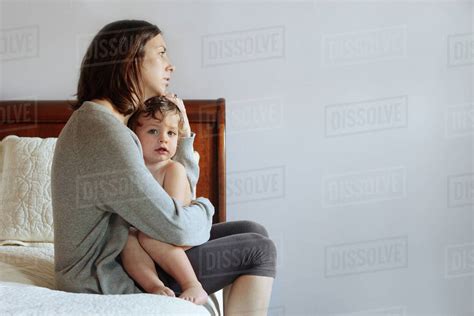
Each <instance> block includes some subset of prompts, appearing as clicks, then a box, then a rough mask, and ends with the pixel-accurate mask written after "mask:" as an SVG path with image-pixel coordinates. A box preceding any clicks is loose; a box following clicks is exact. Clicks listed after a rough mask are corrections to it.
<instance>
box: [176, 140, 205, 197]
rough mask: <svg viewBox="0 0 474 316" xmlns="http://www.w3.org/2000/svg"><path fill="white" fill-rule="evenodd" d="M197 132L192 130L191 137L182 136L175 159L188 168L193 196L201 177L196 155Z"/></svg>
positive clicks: (187, 173)
mask: <svg viewBox="0 0 474 316" xmlns="http://www.w3.org/2000/svg"><path fill="white" fill-rule="evenodd" d="M195 137H196V134H195V133H193V132H191V137H181V138H180V139H179V142H178V148H177V149H176V154H175V155H174V157H173V160H175V161H177V162H179V163H181V164H182V165H183V166H184V168H185V169H186V175H187V176H188V181H189V185H190V186H191V196H195V194H196V192H195V188H196V185H197V182H198V179H199V164H198V163H197V161H196V158H195V157H194V147H193V144H194V138H195Z"/></svg>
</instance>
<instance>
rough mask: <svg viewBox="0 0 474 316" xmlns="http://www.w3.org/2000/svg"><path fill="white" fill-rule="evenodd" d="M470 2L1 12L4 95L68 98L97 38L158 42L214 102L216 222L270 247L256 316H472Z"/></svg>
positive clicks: (74, 4) (183, 87) (124, 4)
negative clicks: (271, 257) (267, 290)
mask: <svg viewBox="0 0 474 316" xmlns="http://www.w3.org/2000/svg"><path fill="white" fill-rule="evenodd" d="M473 13H474V9H473V3H472V2H469V1H398V2H389V1H367V2H363V1H315V2H311V1H298V2H290V1H275V2H270V1H255V2H250V1H243V2H239V1H225V2H218V1H199V2H191V1H176V2H171V1H141V2H138V1H112V0H111V1H73V0H71V1H23V2H21V1H1V27H2V30H1V35H0V36H1V37H0V39H1V40H2V42H0V45H2V46H0V57H1V60H2V61H1V63H0V67H1V68H0V69H1V78H0V82H1V86H0V87H1V93H0V98H1V99H22V98H35V99H67V98H71V97H72V96H73V94H74V93H75V87H76V82H77V78H78V68H79V64H80V60H81V58H82V56H83V54H84V51H85V48H86V46H87V44H88V41H89V40H90V38H91V36H93V35H94V34H95V33H96V32H97V31H98V30H99V29H100V28H101V27H102V26H103V25H105V24H106V23H108V22H111V21H114V20H117V19H125V18H130V19H144V20H148V21H150V22H153V23H156V24H157V25H158V26H159V27H160V28H161V29H162V30H163V31H164V36H165V40H166V41H167V44H168V48H169V55H170V57H171V60H172V62H173V63H174V64H175V65H176V67H177V71H176V73H175V74H174V76H173V78H172V85H171V90H172V91H174V92H176V93H178V94H179V95H180V96H181V97H183V98H217V97H225V98H226V100H227V138H226V148H227V169H228V175H227V186H228V192H227V197H228V206H227V214H228V220H240V219H250V220H255V221H257V222H260V223H262V224H264V225H265V226H266V227H267V229H268V230H269V232H270V234H271V236H272V238H273V239H274V240H275V242H276V244H277V248H278V251H279V260H278V269H279V270H278V277H277V279H276V281H275V286H274V292H273V296H272V302H271V310H270V314H271V315H309V314H312V315H340V314H342V315H347V314H350V315H468V314H470V313H473V309H474V307H473V303H472V301H473V295H474V294H473V282H474V281H473V280H474V276H473V275H474V238H473V229H474V225H473V224H474V222H473V203H474V174H473V166H472V159H473V148H472V141H473V133H474V107H473V106H474V105H473V95H472V91H473V63H474V35H473V34H474V33H473Z"/></svg>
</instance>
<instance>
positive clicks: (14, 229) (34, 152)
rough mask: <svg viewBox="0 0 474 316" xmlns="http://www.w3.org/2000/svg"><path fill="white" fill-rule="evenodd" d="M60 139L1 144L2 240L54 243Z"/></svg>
mask: <svg viewBox="0 0 474 316" xmlns="http://www.w3.org/2000/svg"><path fill="white" fill-rule="evenodd" d="M55 145H56V138H36V137H18V136H8V137H6V138H4V139H3V141H2V142H1V143H0V168H1V170H0V218H1V220H0V240H13V241H17V240H20V241H41V242H53V211H52V205H51V163H52V160H53V153H54V146H55Z"/></svg>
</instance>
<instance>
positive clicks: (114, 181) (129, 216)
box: [51, 20, 276, 315]
mask: <svg viewBox="0 0 474 316" xmlns="http://www.w3.org/2000/svg"><path fill="white" fill-rule="evenodd" d="M174 70H175V68H174V66H173V65H172V64H171V63H170V61H169V59H168V57H167V55H166V44H165V42H164V40H163V37H162V35H161V32H160V30H159V29H158V27H156V26H155V25H152V24H150V23H148V22H144V21H129V20H124V21H117V22H114V23H111V24H108V25H106V26H105V27H104V28H103V29H102V30H101V31H100V32H99V33H98V34H97V35H96V36H95V37H94V39H93V40H92V42H91V44H90V46H89V48H88V50H87V53H86V55H85V57H84V59H83V62H82V65H81V73H80V78H79V84H78V92H77V96H78V103H77V105H76V107H75V110H76V111H75V112H74V113H73V114H72V116H71V118H70V119H69V121H68V123H67V124H66V126H65V127H64V129H63V130H62V132H61V134H60V136H59V138H58V141H57V144H56V149H55V155H54V160H53V166H52V183H51V191H52V202H53V215H54V233H55V276H56V283H57V287H58V289H60V290H65V291H71V292H82V293H103V294H127V293H142V292H143V291H142V290H141V289H140V288H139V287H138V286H137V285H136V284H135V283H134V282H133V280H132V279H131V278H130V277H129V276H128V275H127V273H126V272H125V271H124V269H123V267H122V263H121V262H120V257H119V255H120V252H121V251H122V250H123V249H124V247H125V245H126V243H127V239H128V236H129V227H130V226H134V227H136V229H137V230H138V231H140V232H142V233H143V234H144V236H149V238H148V239H147V238H138V236H137V235H133V234H132V235H131V237H132V240H131V242H135V243H137V245H140V246H142V247H137V248H138V249H139V250H138V251H137V253H136V256H137V257H143V258H144V260H146V259H145V258H149V256H148V255H147V252H146V251H145V249H144V248H146V249H148V250H152V249H153V242H154V240H155V239H156V240H161V241H163V242H166V243H170V244H174V245H180V246H184V245H187V246H195V247H193V248H191V249H189V250H187V251H186V255H187V256H188V258H189V260H190V262H191V264H192V266H193V269H194V270H195V272H196V275H197V276H198V278H199V281H200V282H201V283H202V285H203V287H204V289H205V290H206V292H208V293H213V292H215V291H217V290H219V289H222V288H224V287H227V288H226V291H225V297H224V302H225V303H224V311H225V312H226V313H228V314H229V315H232V314H237V313H246V314H254V315H257V314H266V310H267V308H268V303H269V300H270V294H271V289H272V284H273V279H274V277H275V260H276V250H275V245H274V244H273V242H272V241H271V240H270V239H269V238H268V234H267V232H266V230H265V229H264V228H263V227H262V226H261V225H259V224H256V223H253V222H248V221H240V222H229V223H221V224H215V225H212V215H213V213H214V208H213V206H212V205H211V203H210V202H209V200H207V199H205V198H202V197H201V198H197V199H196V200H195V201H193V202H192V203H191V205H190V206H186V207H183V206H180V205H179V203H175V201H174V200H173V199H172V198H170V197H169V195H168V194H166V192H165V191H164V190H163V189H162V188H161V187H160V186H158V185H156V181H155V180H154V178H153V177H152V175H151V173H150V172H149V171H148V170H147V168H146V166H145V164H144V162H143V156H142V152H141V147H140V143H139V141H138V138H137V136H136V135H135V134H134V133H133V132H132V131H131V130H129V129H128V128H127V127H126V123H127V120H128V118H129V117H130V116H131V115H132V114H133V113H134V112H135V111H137V109H139V108H141V107H142V106H143V104H144V101H145V100H146V99H148V98H150V97H153V96H157V95H165V94H166V88H167V86H168V83H169V80H170V78H171V74H172V73H173V71H174ZM175 101H176V100H175ZM176 103H177V104H180V103H181V102H176ZM181 110H182V112H183V113H185V108H184V106H181ZM194 136H195V135H194V134H193V133H191V131H190V129H189V134H188V135H185V137H182V138H181V139H180V141H179V146H178V152H177V153H176V156H175V160H177V161H179V162H180V163H182V164H183V165H184V166H185V168H186V171H187V175H188V179H189V181H190V185H191V187H194V186H195V184H196V179H197V178H198V174H199V168H198V166H197V164H196V162H195V161H194V159H193V141H194ZM129 242H130V241H129ZM216 258H218V259H220V260H218V261H216V260H215V259H216ZM150 264H152V262H149V264H148V266H150ZM152 266H153V268H154V264H152ZM156 269H157V273H158V275H159V277H160V279H161V280H163V282H164V283H165V285H166V286H168V287H170V288H171V289H173V291H177V292H179V287H178V285H177V283H176V281H175V280H173V279H172V278H171V277H169V276H167V275H166V274H165V273H164V272H163V271H162V270H161V269H160V267H159V266H156Z"/></svg>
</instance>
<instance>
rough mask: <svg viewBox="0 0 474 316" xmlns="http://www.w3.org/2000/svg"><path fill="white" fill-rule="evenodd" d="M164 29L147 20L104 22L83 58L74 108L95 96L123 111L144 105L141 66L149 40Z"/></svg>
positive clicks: (133, 110) (128, 112) (124, 113)
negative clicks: (105, 23)
mask: <svg viewBox="0 0 474 316" xmlns="http://www.w3.org/2000/svg"><path fill="white" fill-rule="evenodd" d="M160 33H161V31H160V29H159V28H158V27H157V26H156V25H153V24H151V23H148V22H146V21H138V20H121V21H116V22H113V23H110V24H107V25H106V26H104V27H103V28H102V29H101V30H100V31H99V33H97V35H96V36H95V37H94V39H93V40H92V42H91V43H90V45H89V48H88V49H87V52H86V55H85V56H84V59H83V60H82V64H81V72H80V76H79V83H78V86H77V103H76V104H75V105H74V106H73V108H74V109H75V110H77V109H78V108H79V107H80V106H81V105H82V103H83V102H84V101H90V100H93V99H106V100H108V101H109V102H111V103H112V104H113V105H114V107H115V108H116V109H117V111H119V112H120V113H121V114H123V115H128V114H131V113H133V112H135V111H136V110H137V109H138V108H141V107H143V104H144V101H145V100H143V98H144V93H143V89H142V85H141V79H140V78H141V70H140V69H141V62H142V58H143V57H144V55H145V44H146V43H147V42H148V41H149V40H150V39H152V38H153V37H155V36H156V35H158V34H160Z"/></svg>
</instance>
